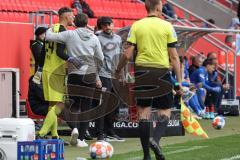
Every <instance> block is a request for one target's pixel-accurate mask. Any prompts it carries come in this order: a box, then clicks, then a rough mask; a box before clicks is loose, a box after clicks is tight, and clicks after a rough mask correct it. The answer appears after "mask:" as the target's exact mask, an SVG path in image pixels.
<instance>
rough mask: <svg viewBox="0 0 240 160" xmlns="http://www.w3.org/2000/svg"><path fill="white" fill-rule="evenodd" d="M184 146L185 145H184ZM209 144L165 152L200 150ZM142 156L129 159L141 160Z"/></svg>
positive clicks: (167, 153)
mask: <svg viewBox="0 0 240 160" xmlns="http://www.w3.org/2000/svg"><path fill="white" fill-rule="evenodd" d="M182 147H183V146H182ZM186 147H190V146H186ZM206 147H208V146H192V147H191V148H186V149H178V150H175V151H169V152H166V153H164V155H170V154H176V153H183V152H189V151H194V150H198V149H202V148H206ZM141 158H142V157H140V156H139V157H133V158H129V159H128V160H139V159H141Z"/></svg>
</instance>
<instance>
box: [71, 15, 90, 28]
mask: <svg viewBox="0 0 240 160" xmlns="http://www.w3.org/2000/svg"><path fill="white" fill-rule="evenodd" d="M74 24H75V26H76V27H86V26H87V24H88V16H87V15H86V14H85V13H80V14H77V15H76V16H75V19H74Z"/></svg>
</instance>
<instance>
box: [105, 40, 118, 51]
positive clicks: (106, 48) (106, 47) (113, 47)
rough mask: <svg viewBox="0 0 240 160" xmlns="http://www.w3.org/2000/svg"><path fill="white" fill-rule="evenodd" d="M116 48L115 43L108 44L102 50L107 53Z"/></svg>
mask: <svg viewBox="0 0 240 160" xmlns="http://www.w3.org/2000/svg"><path fill="white" fill-rule="evenodd" d="M116 47H117V45H116V44H115V43H112V42H109V43H107V44H106V45H105V46H104V49H105V50H107V51H111V50H114V49H115V48H116Z"/></svg>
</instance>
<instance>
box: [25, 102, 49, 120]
mask: <svg viewBox="0 0 240 160" xmlns="http://www.w3.org/2000/svg"><path fill="white" fill-rule="evenodd" d="M26 109H27V115H28V118H31V119H44V118H45V117H44V116H40V115H36V114H34V113H33V112H32V109H31V107H30V104H29V102H28V100H26Z"/></svg>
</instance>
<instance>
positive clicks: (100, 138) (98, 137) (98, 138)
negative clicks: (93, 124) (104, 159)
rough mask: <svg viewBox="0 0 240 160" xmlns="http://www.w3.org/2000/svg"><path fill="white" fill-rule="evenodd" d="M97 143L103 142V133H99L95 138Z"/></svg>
mask: <svg viewBox="0 0 240 160" xmlns="http://www.w3.org/2000/svg"><path fill="white" fill-rule="evenodd" d="M97 141H105V135H104V134H103V133H99V134H98V136H97Z"/></svg>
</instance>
